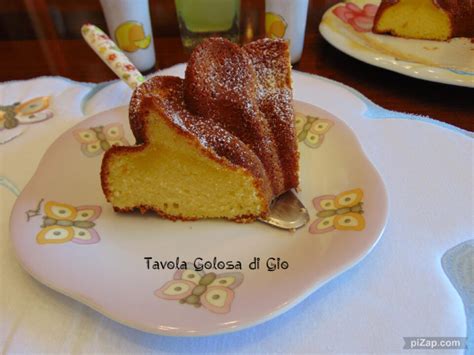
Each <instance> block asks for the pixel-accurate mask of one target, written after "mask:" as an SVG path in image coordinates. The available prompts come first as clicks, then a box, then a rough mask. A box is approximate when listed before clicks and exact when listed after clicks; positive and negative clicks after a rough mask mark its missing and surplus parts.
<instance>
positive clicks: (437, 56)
mask: <svg viewBox="0 0 474 355" xmlns="http://www.w3.org/2000/svg"><path fill="white" fill-rule="evenodd" d="M379 3H380V1H370V0H353V1H348V2H346V3H344V2H343V3H339V4H337V5H334V6H333V7H331V8H330V9H329V10H327V11H326V13H325V14H324V15H323V18H322V20H321V24H320V25H319V31H320V32H321V34H322V36H323V37H324V38H325V39H326V40H327V41H328V42H329V43H331V44H332V45H333V46H334V47H336V48H337V49H339V50H340V51H342V52H344V53H346V54H348V55H350V56H351V57H354V58H356V59H358V60H361V61H363V62H365V63H368V64H371V65H375V66H377V67H380V68H384V69H388V70H391V71H395V72H397V73H400V74H404V75H407V76H411V77H414V78H417V79H423V80H428V81H434V82H439V83H444V84H451V85H458V86H467V87H474V55H473V53H474V43H472V42H471V40H470V38H454V39H452V40H450V41H446V42H443V41H426V40H415V39H406V38H398V37H394V36H389V35H378V34H374V33H372V32H371V31H370V30H369V29H367V28H365V30H364V29H363V28H362V27H357V25H353V24H354V23H360V24H363V25H364V26H367V27H371V25H370V24H372V23H373V16H369V15H368V14H365V13H360V14H357V13H355V12H354V13H353V14H352V15H354V16H356V21H355V22H351V23H345V22H344V21H343V20H342V19H341V18H340V17H338V16H336V14H335V12H334V10H335V9H337V8H339V7H344V6H346V7H347V6H348V4H350V5H349V6H350V8H354V9H356V8H355V7H353V6H354V5H355V6H357V7H358V8H359V9H361V10H362V9H363V8H364V6H366V5H378V4H379ZM370 12H371V11H368V13H370ZM352 15H351V16H352ZM369 25H370V26H369ZM357 29H358V30H357Z"/></svg>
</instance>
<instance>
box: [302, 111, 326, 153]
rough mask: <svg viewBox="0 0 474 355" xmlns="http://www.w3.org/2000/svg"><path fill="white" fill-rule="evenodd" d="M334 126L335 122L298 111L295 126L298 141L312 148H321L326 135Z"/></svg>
mask: <svg viewBox="0 0 474 355" xmlns="http://www.w3.org/2000/svg"><path fill="white" fill-rule="evenodd" d="M332 126H334V122H333V121H331V120H329V119H325V118H319V117H316V116H311V115H304V114H302V113H299V112H296V114H295V128H296V135H297V137H298V142H304V144H306V145H307V146H308V147H310V148H313V149H315V148H319V147H320V146H321V144H323V141H324V135H325V134H326V133H327V132H328V131H329V130H330V129H331V127H332Z"/></svg>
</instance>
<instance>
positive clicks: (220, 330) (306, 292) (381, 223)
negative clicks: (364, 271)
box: [9, 100, 389, 337]
mask: <svg viewBox="0 0 474 355" xmlns="http://www.w3.org/2000/svg"><path fill="white" fill-rule="evenodd" d="M294 103H296V104H302V105H306V106H313V107H315V108H317V109H318V110H321V111H323V112H325V113H328V114H329V115H330V116H332V117H333V118H335V119H337V123H338V125H339V124H340V125H342V126H343V129H344V130H346V131H347V132H349V134H350V135H352V137H353V138H354V140H355V141H356V142H357V146H355V147H354V149H357V150H358V151H359V153H360V155H361V156H362V157H363V158H364V159H365V162H366V163H367V164H368V165H369V166H370V167H371V168H372V173H373V174H374V175H375V176H376V177H377V179H378V180H379V182H380V185H381V187H382V192H383V196H380V197H379V202H381V204H382V205H383V206H382V207H383V211H382V212H381V214H382V215H383V218H382V219H379V220H378V223H377V226H378V233H377V236H376V238H375V239H374V240H373V242H372V243H371V244H370V246H369V247H368V248H366V249H365V250H363V252H361V253H360V254H358V255H357V256H356V257H355V258H351V259H347V260H346V262H345V263H344V264H342V265H341V266H340V267H339V268H338V269H336V270H331V273H330V274H328V275H329V276H327V275H326V277H325V278H323V279H322V280H320V281H317V282H315V283H308V285H309V286H308V287H306V288H305V289H302V290H301V291H300V292H298V295H297V296H294V297H293V298H292V299H290V300H288V301H287V302H285V303H284V304H283V305H281V306H280V307H277V308H275V309H274V310H273V311H272V312H268V313H267V314H266V315H265V316H261V317H257V318H256V319H255V320H254V321H252V322H241V323H240V324H239V325H238V326H231V327H216V328H217V329H216V330H215V331H209V332H200V333H199V334H194V332H197V331H196V330H194V331H191V330H187V331H181V332H180V331H179V330H178V331H169V330H163V329H160V326H157V327H148V326H144V325H142V324H139V323H136V322H134V321H132V320H130V319H123V318H120V317H117V316H115V315H114V314H113V312H109V311H108V310H106V309H105V308H103V307H101V306H99V305H97V304H96V303H95V302H93V301H91V300H89V299H88V298H87V297H86V296H84V295H81V294H80V293H79V292H76V291H74V290H72V291H71V290H67V289H63V288H62V287H59V286H57V285H55V284H54V283H52V282H49V281H47V280H44V279H43V278H42V277H40V276H38V274H36V273H35V272H34V271H33V270H31V269H30V268H29V267H27V266H26V265H25V263H24V261H23V260H22V259H21V257H20V256H19V254H18V251H17V245H16V243H15V242H14V239H15V237H14V236H13V233H12V230H13V229H14V224H15V222H14V211H15V210H16V208H17V206H18V205H19V204H20V201H21V199H20V197H21V196H22V194H23V191H27V190H28V188H29V187H30V185H31V184H33V182H34V180H35V177H36V175H37V174H39V173H40V170H41V165H42V163H43V160H45V159H47V155H48V154H49V152H50V150H51V149H52V147H53V146H54V145H55V143H56V142H57V141H58V140H59V139H61V137H63V136H64V135H66V134H68V133H70V132H72V131H73V130H74V129H76V128H77V127H78V126H82V125H83V124H84V122H86V121H88V120H91V119H93V118H95V117H96V116H99V115H104V114H107V113H109V112H112V111H115V110H120V109H123V108H124V107H126V105H124V106H119V107H115V108H112V109H109V110H106V111H103V112H100V113H97V114H94V115H91V116H90V117H88V118H87V119H85V120H83V121H81V122H79V123H77V124H76V125H74V126H73V127H71V128H69V129H68V130H66V131H65V132H63V133H62V134H61V135H60V136H59V137H58V138H57V139H56V140H55V141H54V142H53V143H52V144H51V145H50V147H48V149H47V150H46V152H45V153H44V155H43V157H42V158H41V160H40V163H39V164H38V167H37V169H36V171H35V173H34V174H33V176H32V177H31V179H30V180H29V181H28V183H27V184H26V186H25V187H24V188H23V190H22V192H21V193H20V195H19V196H18V198H17V199H16V200H15V204H14V206H13V208H12V212H11V215H10V223H9V224H10V238H11V240H12V244H13V249H14V251H15V256H16V259H17V261H18V262H19V264H20V265H21V267H22V268H23V269H24V270H25V271H26V272H27V273H28V274H30V275H31V276H32V277H33V278H34V279H35V280H37V281H38V282H40V283H41V284H43V285H45V286H46V287H48V288H50V289H52V290H54V291H56V292H59V293H60V294H62V295H64V296H67V297H70V298H72V299H74V300H76V301H78V302H80V303H82V304H84V305H86V306H88V307H90V308H91V309H93V310H95V311H97V312H99V313H100V314H102V315H104V316H106V317H107V318H109V319H111V320H113V321H115V322H117V323H120V324H123V325H126V326H128V327H130V328H134V329H137V330H140V331H143V332H146V333H151V334H156V335H162V336H174V337H203V336H210V335H218V334H226V333H232V332H236V331H240V330H244V329H247V328H250V327H253V326H257V325H259V324H262V323H264V322H267V321H269V320H271V319H274V318H276V317H278V316H279V315H281V314H283V313H285V312H286V311H288V310H290V309H291V308H293V307H295V306H297V305H298V304H300V303H301V302H302V301H304V300H305V299H306V298H308V297H309V296H310V295H311V294H312V293H314V292H315V291H316V290H318V289H319V288H321V287H322V286H324V285H325V284H326V283H328V282H329V281H332V280H334V279H336V278H337V277H339V276H340V275H341V274H343V273H344V272H346V271H348V270H350V269H351V268H353V267H354V266H356V265H357V264H359V263H360V262H361V261H362V260H363V259H365V257H366V256H367V255H369V254H370V253H371V251H372V250H373V249H374V248H375V246H376V245H377V243H378V242H379V241H380V239H381V237H382V235H383V233H384V230H385V228H386V225H387V222H388V211H389V198H388V193H387V189H386V186H385V183H384V181H383V179H382V177H381V175H380V173H379V171H378V170H377V168H376V167H375V166H374V165H373V163H372V162H371V161H370V159H369V158H368V156H367V154H366V153H365V150H364V148H363V146H362V144H361V142H360V141H359V139H358V138H357V135H356V134H355V133H354V131H353V130H352V129H351V128H350V127H349V125H348V124H347V123H346V122H344V121H343V120H342V119H340V118H339V117H337V116H336V115H334V114H332V113H330V112H328V111H327V110H325V109H322V108H320V107H318V106H316V105H314V104H310V103H306V102H303V101H299V100H294ZM229 223H232V222H229ZM255 223H257V222H255ZM309 223H310V222H308V224H309ZM268 228H273V227H270V226H268ZM165 328H166V326H165Z"/></svg>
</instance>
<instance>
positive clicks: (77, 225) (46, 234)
mask: <svg viewBox="0 0 474 355" xmlns="http://www.w3.org/2000/svg"><path fill="white" fill-rule="evenodd" d="M101 212H102V209H101V208H100V206H90V205H86V206H78V207H75V206H72V205H68V204H65V203H59V202H54V201H48V202H46V204H45V205H44V216H43V223H42V224H41V230H40V231H39V233H38V234H37V235H36V242H37V243H38V244H62V243H67V242H73V243H76V244H95V243H98V242H99V241H100V236H99V233H97V231H96V230H95V228H94V227H95V222H94V221H95V220H96V219H97V218H99V216H100V214H101ZM27 215H28V213H27Z"/></svg>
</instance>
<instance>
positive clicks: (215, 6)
mask: <svg viewBox="0 0 474 355" xmlns="http://www.w3.org/2000/svg"><path fill="white" fill-rule="evenodd" d="M175 2H176V12H177V15H178V22H179V29H180V31H181V39H182V41H183V46H184V47H185V48H187V49H192V48H194V47H195V46H196V45H197V44H198V43H200V42H201V41H202V40H203V39H205V38H208V37H224V38H227V39H229V40H231V41H233V42H239V22H240V0H175Z"/></svg>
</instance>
